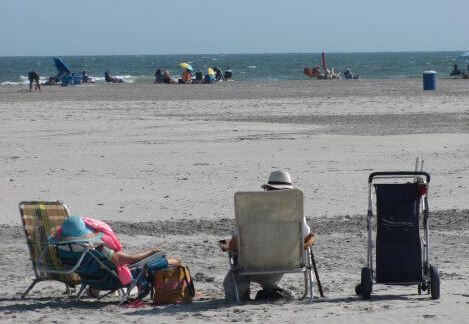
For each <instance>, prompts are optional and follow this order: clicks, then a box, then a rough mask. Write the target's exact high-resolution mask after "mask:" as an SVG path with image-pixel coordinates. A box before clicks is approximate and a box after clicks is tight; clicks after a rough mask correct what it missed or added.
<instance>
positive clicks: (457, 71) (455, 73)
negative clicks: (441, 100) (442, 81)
mask: <svg viewBox="0 0 469 324" xmlns="http://www.w3.org/2000/svg"><path fill="white" fill-rule="evenodd" d="M460 75H462V71H461V70H460V69H459V67H458V65H457V64H455V65H454V67H453V71H451V73H450V74H449V76H460Z"/></svg>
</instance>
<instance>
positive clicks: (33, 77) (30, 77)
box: [28, 71, 41, 92]
mask: <svg viewBox="0 0 469 324" xmlns="http://www.w3.org/2000/svg"><path fill="white" fill-rule="evenodd" d="M28 80H29V92H31V91H33V82H36V86H35V87H34V91H37V90H39V92H41V83H40V82H39V74H38V73H37V72H36V71H30V72H28Z"/></svg>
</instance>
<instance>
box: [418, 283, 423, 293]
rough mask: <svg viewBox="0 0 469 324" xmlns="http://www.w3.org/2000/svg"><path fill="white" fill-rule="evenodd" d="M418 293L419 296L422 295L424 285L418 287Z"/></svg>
mask: <svg viewBox="0 0 469 324" xmlns="http://www.w3.org/2000/svg"><path fill="white" fill-rule="evenodd" d="M417 292H418V294H419V295H421V294H422V284H419V285H418V287H417Z"/></svg>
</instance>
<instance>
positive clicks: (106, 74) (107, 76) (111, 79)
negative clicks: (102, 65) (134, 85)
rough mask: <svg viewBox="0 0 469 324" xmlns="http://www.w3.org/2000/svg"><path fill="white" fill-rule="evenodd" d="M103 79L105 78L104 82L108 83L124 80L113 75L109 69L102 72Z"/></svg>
mask: <svg viewBox="0 0 469 324" xmlns="http://www.w3.org/2000/svg"><path fill="white" fill-rule="evenodd" d="M104 80H106V82H109V83H123V82H124V80H122V79H121V78H116V77H113V76H112V75H111V72H109V71H106V72H104Z"/></svg>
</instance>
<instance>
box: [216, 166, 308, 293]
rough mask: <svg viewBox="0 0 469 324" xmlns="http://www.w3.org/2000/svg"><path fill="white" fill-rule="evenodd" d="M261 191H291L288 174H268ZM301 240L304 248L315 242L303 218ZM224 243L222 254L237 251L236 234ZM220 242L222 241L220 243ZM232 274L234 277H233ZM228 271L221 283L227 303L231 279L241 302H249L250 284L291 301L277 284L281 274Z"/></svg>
mask: <svg viewBox="0 0 469 324" xmlns="http://www.w3.org/2000/svg"><path fill="white" fill-rule="evenodd" d="M261 187H262V189H264V190H266V191H269V190H287V189H293V188H294V187H293V185H292V181H291V177H290V174H289V173H288V172H284V171H273V172H271V173H270V176H269V180H268V181H267V183H266V184H263V185H262V186H261ZM302 228H303V238H304V245H305V248H307V247H310V246H311V245H313V244H314V243H315V241H316V236H315V235H314V234H313V233H312V232H311V229H310V227H309V226H308V223H307V222H306V218H303V226H302ZM223 241H224V242H225V243H221V244H220V247H221V249H222V251H224V252H233V253H236V252H237V251H236V250H237V243H236V234H233V235H232V238H231V240H223ZM220 242H222V241H220ZM233 274H234V276H233ZM233 274H232V272H231V270H229V271H228V273H227V275H226V276H225V280H224V281H223V288H224V290H225V299H226V300H228V301H234V300H235V295H234V289H233V287H234V283H233V278H235V280H236V285H237V286H238V291H239V296H240V299H241V300H242V301H249V300H250V285H251V282H256V283H258V284H260V285H261V287H262V289H263V290H264V292H265V293H266V295H270V296H272V292H275V293H277V294H279V296H282V297H284V298H286V299H291V294H290V292H288V291H286V290H285V289H283V288H281V287H280V286H279V285H278V282H279V281H280V280H281V279H282V277H283V274H268V275H252V276H238V275H236V274H235V273H233Z"/></svg>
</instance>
